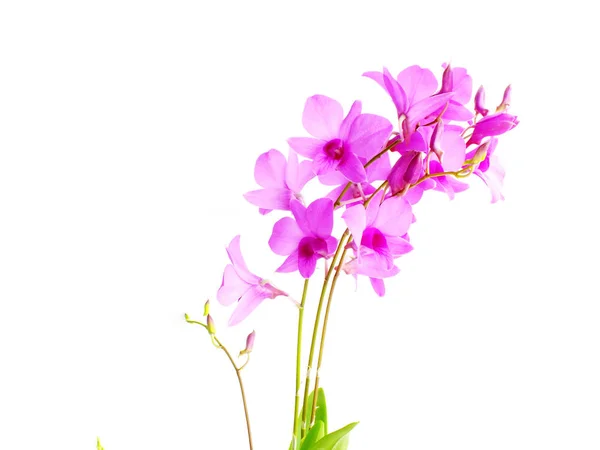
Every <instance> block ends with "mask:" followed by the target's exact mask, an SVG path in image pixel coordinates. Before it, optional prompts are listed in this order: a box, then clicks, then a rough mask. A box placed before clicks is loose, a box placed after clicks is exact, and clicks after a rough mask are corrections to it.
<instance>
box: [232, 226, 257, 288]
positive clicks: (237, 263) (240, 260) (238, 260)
mask: <svg viewBox="0 0 600 450" xmlns="http://www.w3.org/2000/svg"><path fill="white" fill-rule="evenodd" d="M226 250H227V255H228V256H229V260H230V261H231V263H232V264H233V267H234V268H235V271H236V272H237V273H238V275H239V276H240V277H241V278H242V279H243V280H244V281H246V282H247V283H251V284H256V283H258V282H259V281H260V277H257V276H256V275H254V274H252V273H250V271H249V270H248V267H247V266H246V262H245V261H244V257H243V256H242V251H241V249H240V235H239V234H238V235H237V236H235V237H234V238H233V239H232V240H231V242H230V243H229V246H228V247H227V248H226Z"/></svg>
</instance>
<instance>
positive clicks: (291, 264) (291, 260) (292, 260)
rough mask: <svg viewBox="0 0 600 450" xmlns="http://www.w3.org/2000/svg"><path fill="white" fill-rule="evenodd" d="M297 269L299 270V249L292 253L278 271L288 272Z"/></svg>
mask: <svg viewBox="0 0 600 450" xmlns="http://www.w3.org/2000/svg"><path fill="white" fill-rule="evenodd" d="M296 270H298V249H296V250H294V251H293V252H292V253H290V256H288V257H287V258H286V259H285V261H284V262H283V264H282V265H281V266H279V267H278V268H277V270H276V272H280V273H288V272H295V271H296Z"/></svg>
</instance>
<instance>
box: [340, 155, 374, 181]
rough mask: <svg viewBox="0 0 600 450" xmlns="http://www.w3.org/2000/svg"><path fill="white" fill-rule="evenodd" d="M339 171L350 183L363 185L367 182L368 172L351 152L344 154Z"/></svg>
mask: <svg viewBox="0 0 600 450" xmlns="http://www.w3.org/2000/svg"><path fill="white" fill-rule="evenodd" d="M337 169H338V170H339V171H340V172H341V173H342V174H343V175H344V176H345V177H346V178H347V179H348V180H350V181H352V182H354V183H361V182H363V181H366V180H367V172H366V171H365V168H364V166H363V164H362V163H361V162H360V160H359V159H358V157H357V156H356V155H355V154H354V153H351V152H348V151H347V152H346V153H344V156H343V158H342V159H341V160H340V163H339V165H338V166H337Z"/></svg>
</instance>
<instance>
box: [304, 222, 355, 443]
mask: <svg viewBox="0 0 600 450" xmlns="http://www.w3.org/2000/svg"><path fill="white" fill-rule="evenodd" d="M349 234H350V231H349V230H348V229H347V228H346V231H344V234H342V237H341V238H340V241H339V243H338V246H337V249H336V251H335V254H334V255H333V259H332V260H331V267H329V270H328V271H327V274H326V275H325V280H323V287H322V288H321V296H320V297H319V305H318V306H317V315H316V317H315V324H314V326H313V334H312V339H311V341H310V351H309V353H308V365H307V367H306V380H305V383H304V398H303V400H302V427H301V436H302V437H304V435H305V433H306V427H307V420H308V410H307V407H308V388H309V386H310V371H311V368H312V363H313V359H314V356H315V346H316V343H317V333H318V331H319V321H320V318H321V309H323V302H324V300H325V294H326V293H327V286H328V285H329V280H330V278H331V275H332V273H333V268H334V267H335V264H336V260H337V258H338V256H339V254H340V252H341V249H342V247H343V246H344V242H345V240H346V237H347V236H348V235H349ZM315 395H316V393H315Z"/></svg>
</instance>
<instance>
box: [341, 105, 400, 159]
mask: <svg viewBox="0 0 600 450" xmlns="http://www.w3.org/2000/svg"><path fill="white" fill-rule="evenodd" d="M392 129H393V127H392V124H391V123H390V121H389V120H387V119H386V118H385V117H381V116H377V115H375V114H361V115H360V116H358V117H357V118H356V119H355V120H354V122H353V123H352V126H351V127H350V132H349V134H348V142H347V143H346V146H345V148H346V151H348V150H349V151H351V152H352V153H354V154H355V155H357V156H361V157H363V158H366V159H370V158H372V157H373V156H375V155H376V154H377V153H379V152H380V151H381V150H383V147H384V146H385V144H386V142H387V140H388V138H389V137H390V133H391V132H392Z"/></svg>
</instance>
